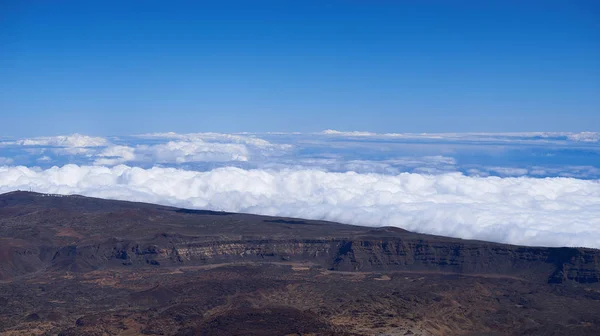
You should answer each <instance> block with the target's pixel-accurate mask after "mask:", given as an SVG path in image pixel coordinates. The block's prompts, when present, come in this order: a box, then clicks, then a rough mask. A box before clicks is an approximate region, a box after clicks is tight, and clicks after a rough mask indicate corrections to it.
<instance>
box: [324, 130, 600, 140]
mask: <svg viewBox="0 0 600 336" xmlns="http://www.w3.org/2000/svg"><path fill="white" fill-rule="evenodd" d="M320 134H323V135H330V136H339V137H365V138H366V137H373V138H405V139H437V140H462V141H476V142H490V141H492V142H515V143H517V142H521V143H531V142H557V141H564V140H568V141H573V142H590V143H594V142H600V133H599V132H579V133H574V132H515V133H373V132H364V131H350V132H344V131H336V130H332V129H327V130H324V131H322V132H321V133H320Z"/></svg>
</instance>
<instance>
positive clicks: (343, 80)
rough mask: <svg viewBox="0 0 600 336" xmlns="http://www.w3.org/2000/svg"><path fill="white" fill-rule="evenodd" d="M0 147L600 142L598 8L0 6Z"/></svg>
mask: <svg viewBox="0 0 600 336" xmlns="http://www.w3.org/2000/svg"><path fill="white" fill-rule="evenodd" d="M0 48H1V49H0V135H10V136H30V135H52V134H62V133H73V132H81V133H87V134H99V135H110V134H129V133H139V132H152V131H176V132H197V131H218V132H238V131H253V132H262V131H303V132H310V131H320V130H323V129H326V128H334V129H339V130H368V131H375V132H465V131H485V132H495V131H584V130H588V131H599V130H600V2H599V1H573V0H571V1H525V0H521V1H507V0H502V1H416V0H415V1H307V0H303V1H285V0H277V1H213V2H211V3H209V2H204V1H189V2H181V1H164V0H163V1H124V0H120V1H41V0H40V1H17V0H4V1H0Z"/></svg>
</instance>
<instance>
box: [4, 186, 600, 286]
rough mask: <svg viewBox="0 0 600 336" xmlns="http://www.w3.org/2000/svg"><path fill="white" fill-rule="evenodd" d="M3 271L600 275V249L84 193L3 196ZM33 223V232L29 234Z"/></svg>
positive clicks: (580, 279) (559, 279) (584, 279)
mask: <svg viewBox="0 0 600 336" xmlns="http://www.w3.org/2000/svg"><path fill="white" fill-rule="evenodd" d="M1 198H2V202H1V203H0V204H2V207H0V223H1V225H2V226H1V228H2V229H1V231H0V240H2V241H3V246H2V247H1V252H2V253H1V254H2V255H1V258H0V276H2V277H3V278H9V277H11V276H16V275H20V274H27V273H30V272H35V271H36V270H39V269H42V268H45V267H50V268H53V269H61V270H68V271H71V272H85V271H90V270H94V269H99V268H104V267H135V266H141V265H144V266H145V265H152V266H169V265H177V264H186V265H202V264H213V263H224V262H237V261H240V262H243V261H310V262H311V263H315V264H318V265H321V266H323V267H325V268H327V269H331V270H337V271H386V270H413V271H436V272H448V273H457V274H502V275H509V276H515V277H520V278H525V279H528V280H535V281H540V282H549V283H563V282H565V281H574V282H577V283H597V282H599V281H600V251H599V250H595V249H584V248H544V247H521V246H511V245H503V244H494V243H488V242H482V241H469V240H460V239H453V238H445V237H438V236H431V235H422V234H416V233H411V232H408V231H405V230H401V229H395V228H380V229H373V228H367V227H360V226H350V225H343V224H337V223H329V222H318V221H310V220H294V219H285V218H272V217H265V216H255V215H245V214H231V213H224V212H214V211H202V210H185V209H174V208H169V207H161V206H155V205H150V204H141V203H129V202H120V201H109V200H101V199H94V198H85V197H81V196H74V197H56V198H54V197H41V196H40V195H39V194H35V193H27V192H16V193H9V194H5V195H2V196H1ZM27 232H30V233H31V232H33V234H30V235H29V236H28V237H27V239H25V238H24V233H27Z"/></svg>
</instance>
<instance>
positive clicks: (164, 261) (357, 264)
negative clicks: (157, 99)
mask: <svg viewBox="0 0 600 336" xmlns="http://www.w3.org/2000/svg"><path fill="white" fill-rule="evenodd" d="M599 275H600V251H598V250H594V249H582V248H541V247H540V248H538V247H521V246H511V245H502V244H494V243H488V242H480V241H467V240H460V239H451V238H445V237H436V236H429V235H420V234H415V233H411V232H407V231H404V230H401V229H396V228H379V229H373V228H367V227H360V226H350V225H343V224H337V223H328V222H318V221H308V220H300V219H290V218H272V217H264V216H253V215H245V214H230V213H221V212H210V211H200V210H185V209H176V208H169V207H162V206H156V205H150V204H141V203H130V202H120V201H109V200H100V199H93V198H86V197H81V196H69V197H59V196H54V195H43V194H36V193H27V192H13V193H9V194H4V195H0V333H1V334H2V335H57V334H58V335H139V334H148V335H152V334H154V335H599V334H600V314H599V313H600V282H599V279H600V276H599Z"/></svg>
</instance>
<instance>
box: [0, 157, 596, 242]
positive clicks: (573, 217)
mask: <svg viewBox="0 0 600 336" xmlns="http://www.w3.org/2000/svg"><path fill="white" fill-rule="evenodd" d="M30 187H31V188H33V190H35V191H40V192H49V193H65V194H69V193H79V194H84V195H89V196H97V197H108V198H115V199H126V200H137V201H147V202H156V203H162V204H171V205H177V206H184V207H194V208H207V209H214V210H227V211H242V212H250V213H257V214H267V215H282V216H294V217H303V218H313V219H326V220H332V221H339V222H345V223H352V224H362V225H394V226H399V227H403V228H406V229H409V230H413V231H419V232H425V233H433V234H441V235H449V236H454V237H461V238H474V239H484V240H492V241H498V242H507V243H515V244H528V245H550V246H561V245H569V246H589V247H597V248H598V247H600V182H599V181H597V180H595V181H586V180H577V179H572V178H545V179H537V178H528V177H517V178H500V177H468V176H464V175H461V174H459V173H448V174H441V175H421V174H408V173H403V174H400V175H393V176H391V175H380V174H359V173H352V172H350V173H331V172H324V171H319V170H311V169H304V170H280V171H270V170H243V169H238V168H231V167H229V168H219V169H215V170H212V171H208V172H196V171H186V170H180V169H174V168H151V169H142V168H137V167H128V166H122V165H121V166H116V167H113V168H107V167H97V166H76V165H67V166H64V167H61V168H58V167H54V168H50V169H47V170H33V169H29V168H26V167H0V191H2V192H6V191H10V190H15V189H25V190H26V189H29V188H30Z"/></svg>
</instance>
